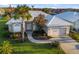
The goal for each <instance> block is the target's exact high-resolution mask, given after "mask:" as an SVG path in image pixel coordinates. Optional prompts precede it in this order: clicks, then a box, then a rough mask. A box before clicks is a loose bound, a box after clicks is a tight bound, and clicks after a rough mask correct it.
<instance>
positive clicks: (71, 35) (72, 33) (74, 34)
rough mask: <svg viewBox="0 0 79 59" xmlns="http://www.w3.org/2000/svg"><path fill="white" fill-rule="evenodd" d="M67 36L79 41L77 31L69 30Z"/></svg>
mask: <svg viewBox="0 0 79 59" xmlns="http://www.w3.org/2000/svg"><path fill="white" fill-rule="evenodd" d="M69 36H70V37H72V38H73V39H75V40H76V41H78V42H79V33H75V32H71V33H70V34H69Z"/></svg>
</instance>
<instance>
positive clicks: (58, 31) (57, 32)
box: [48, 28, 66, 37]
mask: <svg viewBox="0 0 79 59" xmlns="http://www.w3.org/2000/svg"><path fill="white" fill-rule="evenodd" d="M65 34H66V29H65V28H60V29H57V28H56V29H52V28H50V29H49V30H48V35H49V36H52V37H57V36H63V35H65Z"/></svg>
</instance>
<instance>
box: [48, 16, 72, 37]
mask: <svg viewBox="0 0 79 59" xmlns="http://www.w3.org/2000/svg"><path fill="white" fill-rule="evenodd" d="M71 25H72V24H71V23H69V22H67V21H65V20H63V19H61V18H59V17H57V16H54V17H53V18H52V20H51V21H50V22H49V23H47V27H48V30H47V34H48V36H51V37H65V36H67V35H68V34H69V31H70V26H71Z"/></svg>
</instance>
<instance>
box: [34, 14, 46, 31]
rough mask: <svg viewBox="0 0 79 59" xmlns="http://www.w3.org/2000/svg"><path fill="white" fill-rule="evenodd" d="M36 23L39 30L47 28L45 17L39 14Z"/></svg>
mask: <svg viewBox="0 0 79 59" xmlns="http://www.w3.org/2000/svg"><path fill="white" fill-rule="evenodd" d="M34 23H35V24H36V25H37V27H38V29H39V30H42V28H43V27H44V26H45V23H46V19H45V16H44V15H42V14H39V15H38V16H37V17H35V19H34Z"/></svg>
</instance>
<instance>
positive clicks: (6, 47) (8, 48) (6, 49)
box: [1, 41, 13, 54]
mask: <svg viewBox="0 0 79 59" xmlns="http://www.w3.org/2000/svg"><path fill="white" fill-rule="evenodd" d="M12 52H13V48H12V45H11V44H10V42H9V41H4V42H3V43H2V48H1V53H2V54H11V53H12Z"/></svg>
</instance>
